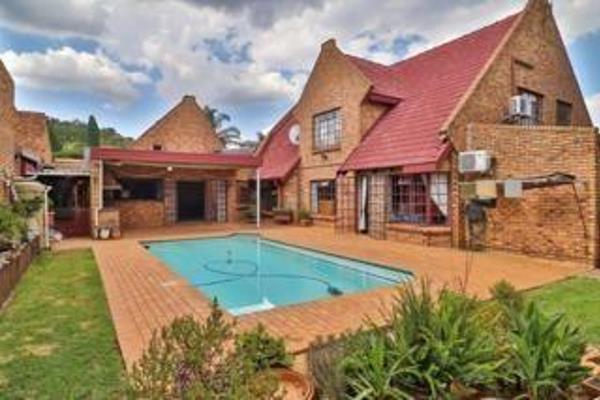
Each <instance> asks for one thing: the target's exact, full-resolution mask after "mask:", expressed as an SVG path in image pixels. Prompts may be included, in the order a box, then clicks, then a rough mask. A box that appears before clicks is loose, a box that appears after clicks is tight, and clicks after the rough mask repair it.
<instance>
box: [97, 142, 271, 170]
mask: <svg viewBox="0 0 600 400" xmlns="http://www.w3.org/2000/svg"><path fill="white" fill-rule="evenodd" d="M91 158H92V160H103V161H116V162H131V163H144V164H185V165H197V166H205V165H211V166H223V167H237V168H244V167H245V168H256V167H258V166H259V165H260V158H258V157H254V156H253V155H250V154H224V153H204V154H201V153H182V152H173V151H157V150H133V149H116V148H108V147H94V148H92V150H91Z"/></svg>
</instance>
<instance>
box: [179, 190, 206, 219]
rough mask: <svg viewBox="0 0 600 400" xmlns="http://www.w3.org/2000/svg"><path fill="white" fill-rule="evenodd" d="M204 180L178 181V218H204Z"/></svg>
mask: <svg viewBox="0 0 600 400" xmlns="http://www.w3.org/2000/svg"><path fill="white" fill-rule="evenodd" d="M204 193H205V185H204V182H177V220H178V221H194V220H202V219H204V217H205V213H204V208H205V207H204Z"/></svg>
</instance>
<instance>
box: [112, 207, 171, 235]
mask: <svg viewBox="0 0 600 400" xmlns="http://www.w3.org/2000/svg"><path fill="white" fill-rule="evenodd" d="M115 208H117V209H118V210H119V218H120V219H121V229H132V228H133V229H135V228H155V227H159V226H163V225H164V224H165V205H164V203H163V201H162V200H122V201H119V202H117V203H116V204H115Z"/></svg>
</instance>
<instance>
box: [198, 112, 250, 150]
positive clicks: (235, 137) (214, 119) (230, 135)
mask: <svg viewBox="0 0 600 400" xmlns="http://www.w3.org/2000/svg"><path fill="white" fill-rule="evenodd" d="M204 113H205V114H206V116H207V117H208V120H209V121H210V124H211V126H212V127H213V128H214V130H215V131H216V132H217V136H218V137H219V139H220V140H221V142H222V143H223V145H224V146H229V145H236V146H239V145H240V142H241V139H242V132H241V131H240V130H239V129H238V128H237V127H235V126H228V127H226V128H223V125H224V123H225V122H229V121H231V117H230V116H229V115H228V114H225V113H223V112H220V111H219V110H218V109H216V108H213V107H211V106H204Z"/></svg>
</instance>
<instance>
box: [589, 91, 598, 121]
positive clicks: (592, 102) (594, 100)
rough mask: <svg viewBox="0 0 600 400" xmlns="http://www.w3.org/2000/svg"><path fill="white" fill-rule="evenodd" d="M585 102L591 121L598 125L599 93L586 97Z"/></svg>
mask: <svg viewBox="0 0 600 400" xmlns="http://www.w3.org/2000/svg"><path fill="white" fill-rule="evenodd" d="M586 102H587V106H588V109H589V111H590V115H591V116H592V122H593V123H594V125H595V126H600V93H596V94H595V95H593V96H591V97H588V98H587V99H586Z"/></svg>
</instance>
